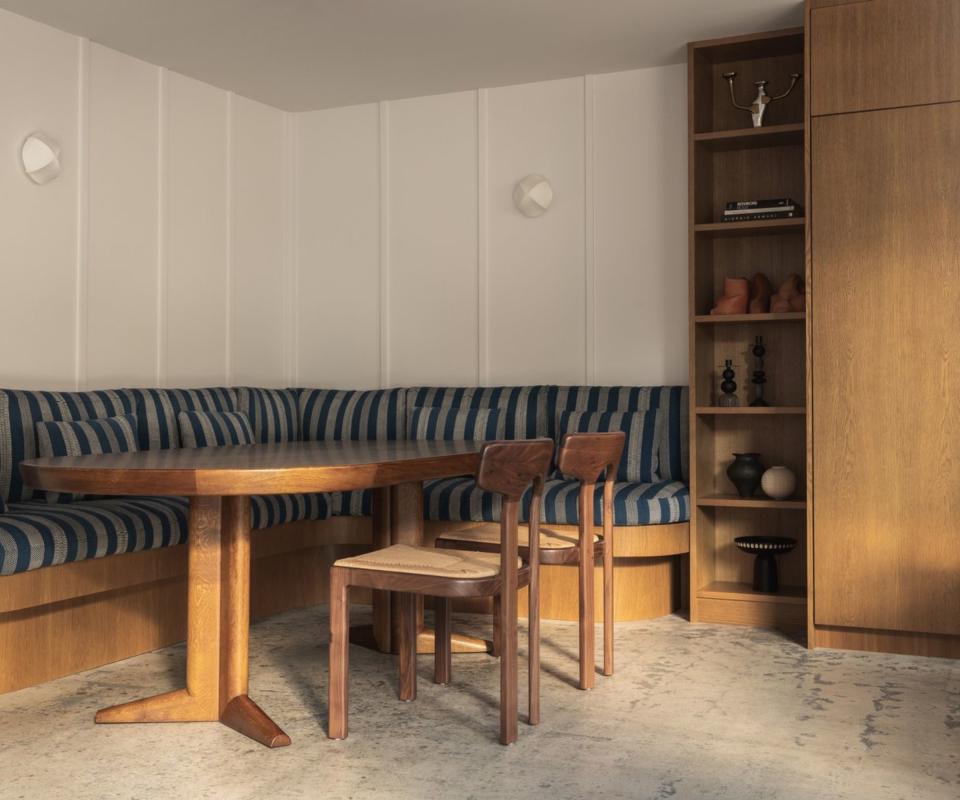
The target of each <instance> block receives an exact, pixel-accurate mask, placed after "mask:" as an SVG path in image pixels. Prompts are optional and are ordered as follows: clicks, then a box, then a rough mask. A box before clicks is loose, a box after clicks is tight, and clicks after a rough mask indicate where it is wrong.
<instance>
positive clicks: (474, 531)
mask: <svg viewBox="0 0 960 800" xmlns="http://www.w3.org/2000/svg"><path fill="white" fill-rule="evenodd" d="M437 541H438V542H440V541H443V542H463V543H464V544H467V543H469V544H485V545H499V544H500V528H499V526H497V527H492V526H488V525H475V526H473V527H471V528H464V529H463V530H459V531H447V532H445V533H441V534H440V535H439V536H438V537H437ZM593 541H594V542H595V543H596V542H599V541H600V537H599V536H597V535H596V534H594V535H593ZM517 544H518V545H519V546H520V547H521V548H528V547H529V546H530V529H529V528H520V529H519V530H518V531H517ZM579 544H580V539H579V537H578V536H577V533H576V532H575V531H572V532H569V533H567V532H566V531H553V530H548V529H547V528H541V529H540V548H541V549H542V550H566V549H568V548H573V547H577V546H578V545H579ZM444 552H450V551H449V550H444Z"/></svg>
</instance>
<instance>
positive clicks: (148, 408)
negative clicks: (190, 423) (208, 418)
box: [123, 388, 240, 450]
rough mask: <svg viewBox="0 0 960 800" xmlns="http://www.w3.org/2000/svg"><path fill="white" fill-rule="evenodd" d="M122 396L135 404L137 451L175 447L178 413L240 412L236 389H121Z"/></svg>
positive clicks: (178, 443) (176, 442) (177, 440)
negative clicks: (138, 444) (138, 449)
mask: <svg viewBox="0 0 960 800" xmlns="http://www.w3.org/2000/svg"><path fill="white" fill-rule="evenodd" d="M123 392H124V394H126V395H128V396H129V397H131V398H133V401H134V403H135V408H136V413H137V420H138V422H139V425H140V429H139V443H140V449H141V450H170V449H171V448H177V447H179V446H180V433H179V429H178V427H177V414H179V413H180V412H181V411H239V410H240V406H239V402H238V398H237V390H236V389H229V388H214V389H124V390H123Z"/></svg>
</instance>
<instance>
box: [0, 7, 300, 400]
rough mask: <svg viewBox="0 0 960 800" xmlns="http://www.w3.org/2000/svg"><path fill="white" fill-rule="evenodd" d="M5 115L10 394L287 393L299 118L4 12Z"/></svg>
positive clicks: (1, 83)
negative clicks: (35, 161)
mask: <svg viewBox="0 0 960 800" xmlns="http://www.w3.org/2000/svg"><path fill="white" fill-rule="evenodd" d="M0 108H2V109H3V111H2V113H0V153H2V157H0V275H2V279H3V287H4V289H3V317H4V319H3V327H4V330H5V331H6V332H7V334H6V335H7V337H8V339H6V340H5V342H4V344H5V347H4V348H3V350H4V355H3V358H2V360H0V384H2V385H4V386H22V387H27V388H61V389H63V388H73V387H75V386H79V387H108V386H119V385H125V386H131V385H135V384H143V385H151V386H152V385H157V384H161V385H168V386H197V385H210V384H218V383H223V382H224V381H225V380H233V381H235V382H242V381H247V382H256V383H263V384H287V383H289V382H290V381H291V378H292V371H293V365H292V361H291V359H290V352H291V339H292V335H291V332H292V328H291V329H290V331H288V326H289V320H290V313H289V312H290V308H289V306H290V304H291V299H292V287H291V282H290V279H291V275H292V264H293V253H294V249H293V242H292V238H291V235H290V227H291V224H292V221H293V218H294V215H293V213H292V203H291V202H290V198H291V189H290V187H291V181H292V177H293V170H292V169H291V163H292V162H291V160H290V156H291V154H292V148H291V137H290V131H291V129H292V124H291V115H289V114H285V113H283V112H281V111H278V110H277V109H273V108H269V107H267V106H262V105H259V104H257V103H253V102H251V101H247V100H244V99H243V98H239V97H233V96H231V95H230V94H229V93H227V92H224V91H222V90H220V89H215V88H213V87H211V86H208V85H206V84H202V83H200V82H198V81H194V80H192V79H189V78H185V77H183V76H180V75H177V74H175V73H171V72H168V71H167V70H164V69H161V68H159V67H156V66H153V65H150V64H146V63H144V62H142V61H138V60H137V59H134V58H131V57H129V56H126V55H123V54H121V53H118V52H115V51H113V50H109V49H107V48H104V47H101V46H99V45H96V44H91V43H89V42H87V41H85V40H83V39H80V38H77V37H75V36H70V35H68V34H65V33H62V32H60V31H56V30H54V29H52V28H49V27H47V26H44V25H41V24H39V23H36V22H33V21H30V20H26V19H24V18H22V17H19V16H16V15H13V14H10V13H8V12H6V11H0ZM37 130H42V131H44V132H45V133H47V134H49V135H51V136H52V137H53V138H54V139H56V140H57V141H58V142H59V143H60V145H61V148H62V153H61V162H62V164H63V174H62V175H61V176H60V177H59V178H57V180H55V181H53V182H52V183H50V184H47V185H45V186H36V185H34V184H33V183H31V182H30V181H29V180H28V179H27V178H26V177H25V176H24V175H23V174H22V172H21V170H20V166H19V148H20V144H21V143H22V141H23V140H24V138H26V136H27V135H29V134H30V133H32V132H34V131H37ZM231 312H232V313H231Z"/></svg>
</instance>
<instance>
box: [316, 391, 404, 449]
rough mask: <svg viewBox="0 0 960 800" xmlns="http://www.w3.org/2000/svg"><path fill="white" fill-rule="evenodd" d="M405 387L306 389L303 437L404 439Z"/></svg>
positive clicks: (355, 439) (318, 440) (323, 439)
mask: <svg viewBox="0 0 960 800" xmlns="http://www.w3.org/2000/svg"><path fill="white" fill-rule="evenodd" d="M404 401H405V396H404V391H403V389H371V390H368V391H354V390H344V389H302V390H301V392H300V403H299V407H300V437H301V439H303V440H304V441H308V442H324V441H366V440H370V439H387V440H395V439H403V438H404V436H405V435H406V428H405V425H404V422H405V420H406V417H407V412H406V405H405V402H404Z"/></svg>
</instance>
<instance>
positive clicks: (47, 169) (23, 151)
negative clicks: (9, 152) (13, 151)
mask: <svg viewBox="0 0 960 800" xmlns="http://www.w3.org/2000/svg"><path fill="white" fill-rule="evenodd" d="M20 161H21V163H22V164H23V171H24V172H25V173H26V175H27V177H28V178H29V179H30V180H32V181H33V182H34V183H41V184H42V183H49V182H50V181H52V180H53V179H54V178H56V177H57V175H59V174H60V145H58V144H57V143H56V142H55V141H54V140H53V139H51V138H50V137H49V136H47V135H45V134H43V133H31V134H30V135H29V136H28V137H27V138H26V139H25V140H24V142H23V146H22V147H21V148H20Z"/></svg>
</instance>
